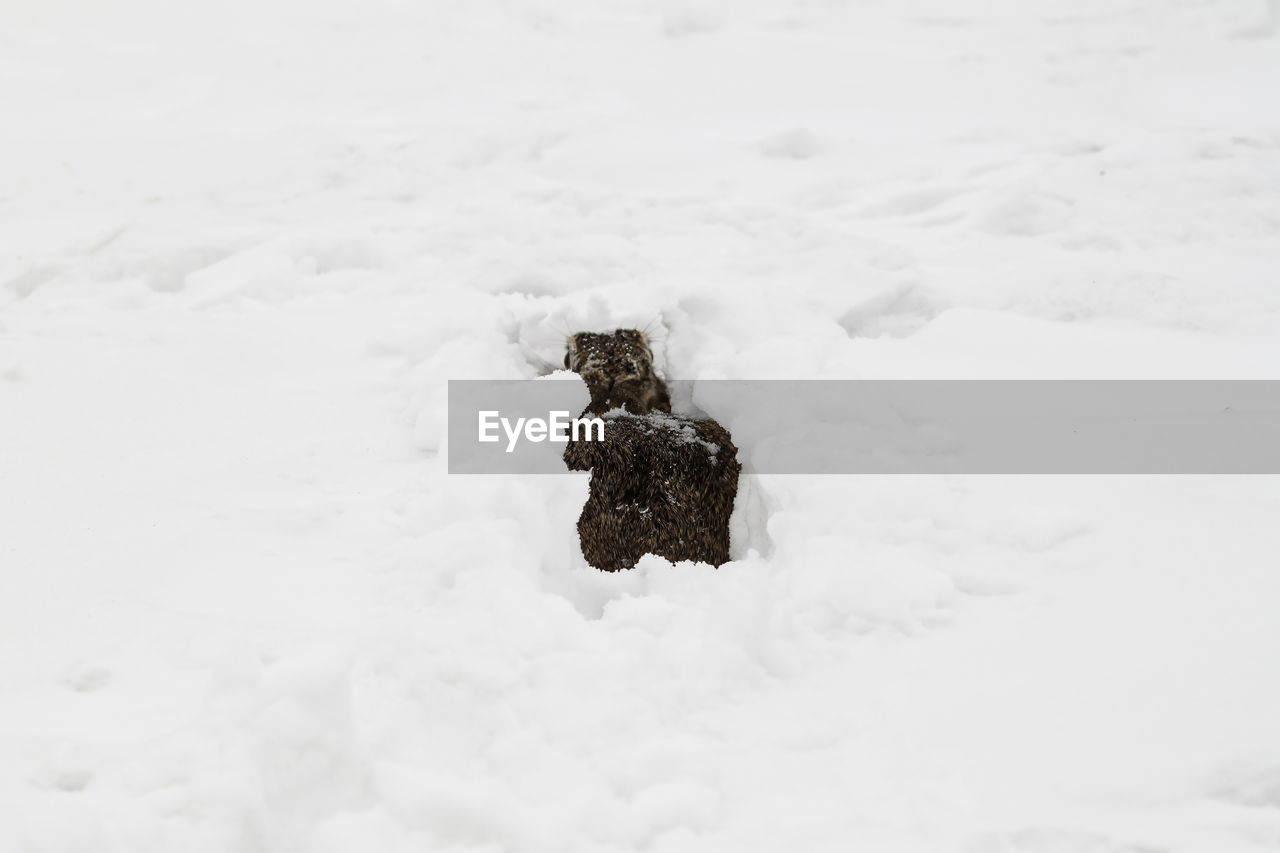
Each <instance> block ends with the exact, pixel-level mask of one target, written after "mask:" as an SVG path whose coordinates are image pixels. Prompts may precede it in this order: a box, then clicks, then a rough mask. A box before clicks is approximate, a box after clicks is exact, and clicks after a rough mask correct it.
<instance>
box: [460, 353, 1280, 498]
mask: <svg viewBox="0 0 1280 853" xmlns="http://www.w3.org/2000/svg"><path fill="white" fill-rule="evenodd" d="M561 376H568V377H569V378H568V379H539V380H511V381H490V380H450V382H449V432H448V458H449V473H451V474H565V473H569V472H568V470H567V469H566V467H565V464H564V462H563V460H562V458H561V454H562V453H563V452H564V448H565V446H566V444H565V443H564V441H560V440H558V439H559V437H560V436H565V437H566V439H567V437H568V436H569V435H571V434H572V432H573V429H574V428H575V424H574V423H573V421H574V419H577V418H579V416H580V415H581V414H582V412H583V410H584V409H585V408H586V407H587V404H588V402H589V399H588V394H587V389H586V386H585V384H583V383H582V382H581V381H577V380H576V379H575V378H574V377H572V375H571V374H562V375H561ZM667 384H668V387H669V389H670V391H671V399H672V405H673V409H674V410H675V412H676V413H677V414H680V415H684V416H688V417H712V418H714V419H715V420H717V421H718V422H719V423H720V424H721V425H722V426H724V427H725V428H726V429H728V430H729V432H730V434H731V435H732V437H733V442H734V444H735V445H736V446H737V447H738V461H739V462H741V463H742V466H743V472H744V473H747V474H1280V381H1274V380H1116V381H1096V380H1087V381H1085V380H1079V381H1073V380H1062V381H1057V380H1048V381H1044V380H1025V381H1024V380H1007V381H1006V380H914V381H897V380H780V379H775V380H728V379H725V380H696V381H671V382H668V383H667ZM591 417H592V416H591V415H589V414H588V415H586V416H584V417H583V420H582V421H581V422H580V423H578V424H577V425H576V428H577V429H578V435H579V438H582V437H583V436H589V437H588V438H586V439H585V440H595V438H596V436H597V434H598V433H599V431H600V430H601V429H603V430H604V431H606V432H607V430H608V424H609V418H604V419H601V421H600V423H592V422H591V421H590V419H591Z"/></svg>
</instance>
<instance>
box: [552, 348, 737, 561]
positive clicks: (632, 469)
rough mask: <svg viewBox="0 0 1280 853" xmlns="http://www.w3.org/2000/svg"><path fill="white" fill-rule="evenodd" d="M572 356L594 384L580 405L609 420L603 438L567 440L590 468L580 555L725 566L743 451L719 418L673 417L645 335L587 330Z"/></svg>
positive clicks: (573, 462) (573, 456)
mask: <svg viewBox="0 0 1280 853" xmlns="http://www.w3.org/2000/svg"><path fill="white" fill-rule="evenodd" d="M565 364H566V365H567V366H570V367H571V368H573V369H575V370H577V372H579V374H580V375H582V377H583V379H584V380H585V381H586V383H587V386H588V389H589V390H590V392H591V405H590V406H589V407H588V409H587V411H586V412H584V413H583V417H588V416H590V415H593V414H594V415H598V416H601V417H602V418H603V419H604V421H605V430H604V436H605V437H604V440H603V441H599V440H595V441H586V440H581V439H580V440H577V441H570V442H569V445H568V447H567V448H566V449H565V453H564V459H565V463H566V464H567V465H568V466H569V468H571V469H573V470H575V471H586V470H590V471H591V487H590V488H591V492H590V495H589V496H588V498H587V503H586V505H585V506H584V507H583V508H582V515H581V516H580V517H579V519H578V537H579V540H580V542H581V545H582V555H583V556H584V557H585V558H586V559H587V562H589V563H590V564H591V565H593V566H595V567H596V568H598V569H603V570H605V571H618V570H619V569H629V568H631V567H632V566H634V565H635V564H636V562H637V561H638V560H639V559H640V558H641V557H642V556H644V555H645V554H657V555H659V556H662V557H666V558H667V559H668V560H671V561H672V562H676V561H679V560H693V561H698V562H704V563H710V564H711V565H713V566H719V565H721V564H722V563H726V562H728V561H729V516H730V515H731V514H732V513H733V501H734V498H735V496H736V495H737V493H738V475H739V473H740V472H741V470H742V466H741V465H740V464H739V463H738V459H737V453H738V449H737V448H736V447H735V446H734V444H733V441H732V440H731V439H730V437H729V433H728V431H727V430H726V429H725V428H724V427H722V426H720V424H718V423H716V422H715V421H713V420H711V419H709V418H707V419H697V418H689V417H683V416H680V415H672V414H671V413H670V412H671V402H670V398H669V396H668V394H667V388H666V385H665V383H663V381H662V379H661V378H660V377H658V375H657V373H656V372H655V371H654V369H653V354H652V352H651V351H650V349H649V346H648V342H647V341H646V340H645V337H644V335H643V334H642V333H640V332H638V331H635V330H633V329H619V330H618V331H616V332H614V333H612V334H596V333H588V332H583V333H579V334H576V335H574V336H573V337H572V338H570V342H569V352H568V353H567V354H566V356H565Z"/></svg>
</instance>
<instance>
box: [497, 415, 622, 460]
mask: <svg viewBox="0 0 1280 853" xmlns="http://www.w3.org/2000/svg"><path fill="white" fill-rule="evenodd" d="M479 420H480V435H479V440H480V441H483V442H493V441H499V440H500V439H501V437H500V436H499V435H498V428H499V427H501V428H502V431H503V432H505V433H506V434H507V452H508V453H511V452H512V451H514V450H515V449H516V443H517V442H519V441H520V437H521V436H522V435H523V436H524V439H525V440H526V441H532V442H540V441H558V442H561V443H568V441H569V436H570V434H572V435H573V440H574V441H578V440H579V439H582V440H585V441H604V421H603V420H601V419H600V418H573V419H572V420H571V419H570V418H569V413H568V412H567V411H564V412H548V413H547V419H546V420H543V419H542V418H516V420H515V423H514V424H513V423H512V422H511V420H510V419H509V418H504V417H502V416H501V413H500V412H498V411H496V410H487V411H482V412H480V419H479ZM593 430H594V431H595V432H594V436H595V437H594V438H593V437H592V436H593V433H592V431H593Z"/></svg>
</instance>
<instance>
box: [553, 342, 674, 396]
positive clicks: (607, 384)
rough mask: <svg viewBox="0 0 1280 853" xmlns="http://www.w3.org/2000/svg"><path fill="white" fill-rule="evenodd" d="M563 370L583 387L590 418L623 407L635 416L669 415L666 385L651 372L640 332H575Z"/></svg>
mask: <svg viewBox="0 0 1280 853" xmlns="http://www.w3.org/2000/svg"><path fill="white" fill-rule="evenodd" d="M564 366H565V368H566V369H568V370H572V371H573V372H574V373H576V374H578V375H579V376H581V377H582V379H583V381H584V382H586V383H587V389H588V390H589V391H590V392H591V405H590V406H588V407H587V410H588V411H589V412H591V413H593V414H597V415H602V414H604V413H605V412H607V411H609V410H610V409H619V408H623V407H626V409H627V411H629V412H631V413H632V414H636V415H647V414H649V412H652V411H655V410H656V411H659V412H668V413H669V412H670V411H671V398H670V397H669V396H668V395H667V385H666V383H665V382H663V381H662V379H661V378H660V377H659V376H658V374H657V371H655V370H654V369H653V351H652V350H650V349H649V341H648V340H647V339H646V338H645V336H644V333H643V332H638V331H636V330H635V329H618V330H617V331H615V332H613V333H606V334H600V333H596V332H578V333H577V334H576V335H573V336H572V337H570V338H569V348H568V352H566V353H565V354H564Z"/></svg>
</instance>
